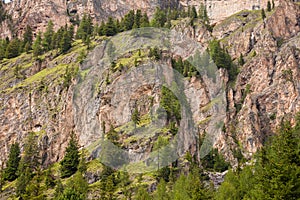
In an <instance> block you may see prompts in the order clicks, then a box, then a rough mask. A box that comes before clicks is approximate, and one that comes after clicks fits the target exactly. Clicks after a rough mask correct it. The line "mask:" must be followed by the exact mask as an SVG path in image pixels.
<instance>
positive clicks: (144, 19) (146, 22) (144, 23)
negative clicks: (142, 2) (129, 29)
mask: <svg viewBox="0 0 300 200" xmlns="http://www.w3.org/2000/svg"><path fill="white" fill-rule="evenodd" d="M141 27H149V18H148V15H147V13H144V14H143V16H142V18H141Z"/></svg>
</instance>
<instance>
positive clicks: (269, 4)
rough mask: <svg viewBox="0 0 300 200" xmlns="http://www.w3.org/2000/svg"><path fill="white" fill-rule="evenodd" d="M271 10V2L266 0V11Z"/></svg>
mask: <svg viewBox="0 0 300 200" xmlns="http://www.w3.org/2000/svg"><path fill="white" fill-rule="evenodd" d="M271 10H272V6H271V2H270V1H268V3H267V12H271Z"/></svg>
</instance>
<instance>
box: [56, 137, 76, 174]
mask: <svg viewBox="0 0 300 200" xmlns="http://www.w3.org/2000/svg"><path fill="white" fill-rule="evenodd" d="M60 164H61V177H62V178H66V177H70V176H71V175H73V174H74V173H75V172H76V171H77V167H78V164H79V151H78V144H77V141H76V139H75V134H74V133H72V134H71V139H70V142H69V145H68V147H67V148H66V154H65V157H64V158H63V160H62V161H61V162H60Z"/></svg>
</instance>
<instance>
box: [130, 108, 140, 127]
mask: <svg viewBox="0 0 300 200" xmlns="http://www.w3.org/2000/svg"><path fill="white" fill-rule="evenodd" d="M131 120H132V121H133V123H134V127H135V128H136V125H137V124H139V123H140V114H139V111H138V109H137V108H135V109H134V111H133V113H132V115H131Z"/></svg>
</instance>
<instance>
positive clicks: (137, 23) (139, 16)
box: [133, 10, 142, 28]
mask: <svg viewBox="0 0 300 200" xmlns="http://www.w3.org/2000/svg"><path fill="white" fill-rule="evenodd" d="M141 19H142V11H141V10H137V11H136V14H135V17H134V25H133V28H140V27H141Z"/></svg>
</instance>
